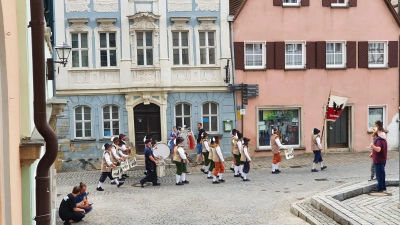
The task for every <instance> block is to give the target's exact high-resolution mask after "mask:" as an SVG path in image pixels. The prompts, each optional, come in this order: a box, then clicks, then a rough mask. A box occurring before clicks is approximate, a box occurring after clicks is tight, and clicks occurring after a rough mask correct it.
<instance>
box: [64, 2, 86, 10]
mask: <svg viewBox="0 0 400 225" xmlns="http://www.w3.org/2000/svg"><path fill="white" fill-rule="evenodd" d="M89 3H90V0H65V12H67V13H69V12H84V11H88V12H90V8H89Z"/></svg>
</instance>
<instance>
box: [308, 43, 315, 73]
mask: <svg viewBox="0 0 400 225" xmlns="http://www.w3.org/2000/svg"><path fill="white" fill-rule="evenodd" d="M316 45H317V43H316V42H307V44H306V57H307V62H306V67H307V69H315V68H317V61H316V58H315V53H316V48H317V47H316Z"/></svg>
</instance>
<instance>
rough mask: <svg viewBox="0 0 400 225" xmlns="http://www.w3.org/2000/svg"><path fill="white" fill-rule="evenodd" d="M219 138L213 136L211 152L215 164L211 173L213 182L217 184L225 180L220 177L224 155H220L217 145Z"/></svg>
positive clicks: (222, 172)
mask: <svg viewBox="0 0 400 225" xmlns="http://www.w3.org/2000/svg"><path fill="white" fill-rule="evenodd" d="M220 140H221V138H220V137H215V150H214V152H213V161H214V165H215V168H214V173H213V184H219V182H225V180H224V179H222V175H223V174H224V157H223V155H222V151H221V147H220V145H219V142H220ZM217 176H218V180H217Z"/></svg>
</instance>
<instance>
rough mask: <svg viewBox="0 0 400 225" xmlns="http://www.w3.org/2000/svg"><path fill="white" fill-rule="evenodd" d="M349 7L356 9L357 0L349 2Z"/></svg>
mask: <svg viewBox="0 0 400 225" xmlns="http://www.w3.org/2000/svg"><path fill="white" fill-rule="evenodd" d="M349 7H357V0H349Z"/></svg>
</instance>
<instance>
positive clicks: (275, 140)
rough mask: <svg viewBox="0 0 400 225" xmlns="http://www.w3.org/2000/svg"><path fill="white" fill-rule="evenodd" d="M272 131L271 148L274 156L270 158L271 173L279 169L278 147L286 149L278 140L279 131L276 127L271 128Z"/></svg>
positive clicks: (277, 171)
mask: <svg viewBox="0 0 400 225" xmlns="http://www.w3.org/2000/svg"><path fill="white" fill-rule="evenodd" d="M273 131H274V133H273V134H272V135H271V143H270V145H271V150H272V153H273V154H274V158H273V159H272V174H278V173H280V172H281V171H280V170H279V169H278V167H279V163H280V162H282V157H281V153H280V149H281V148H283V149H285V150H287V148H286V147H285V146H283V145H282V144H281V141H280V140H279V131H278V129H276V128H274V129H273Z"/></svg>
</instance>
